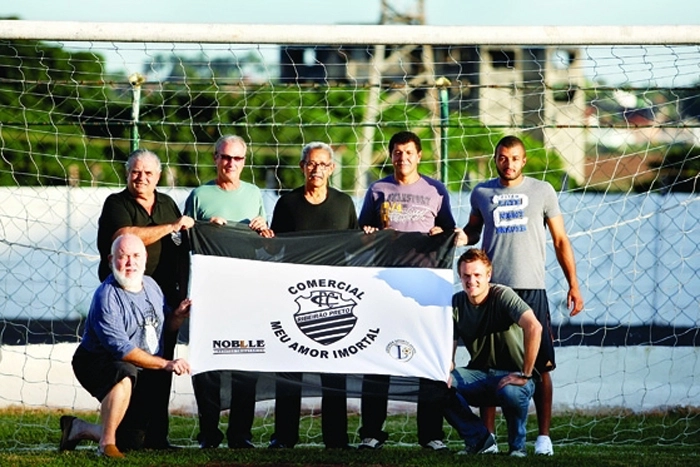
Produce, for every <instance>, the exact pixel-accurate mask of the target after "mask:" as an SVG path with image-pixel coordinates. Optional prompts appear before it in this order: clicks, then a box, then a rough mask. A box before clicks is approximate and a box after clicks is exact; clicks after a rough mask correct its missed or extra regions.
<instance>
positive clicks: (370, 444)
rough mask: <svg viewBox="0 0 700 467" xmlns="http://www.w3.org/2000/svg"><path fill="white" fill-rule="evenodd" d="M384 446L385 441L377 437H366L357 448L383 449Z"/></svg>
mask: <svg viewBox="0 0 700 467" xmlns="http://www.w3.org/2000/svg"><path fill="white" fill-rule="evenodd" d="M382 446H384V441H379V440H378V439H377V438H364V439H363V440H362V442H361V443H360V445H359V446H357V449H381V448H382Z"/></svg>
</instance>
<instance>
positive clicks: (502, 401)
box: [445, 248, 542, 457]
mask: <svg viewBox="0 0 700 467" xmlns="http://www.w3.org/2000/svg"><path fill="white" fill-rule="evenodd" d="M457 269H458V271H459V278H460V281H461V283H462V288H463V291H461V292H458V293H456V294H455V295H454V296H453V297H452V307H453V317H454V350H455V352H456V350H457V342H458V340H459V339H460V338H461V339H462V342H464V345H465V347H466V348H467V350H468V351H469V355H470V357H471V360H470V361H469V364H468V365H467V366H466V367H464V368H455V369H454V370H453V371H452V375H451V386H452V388H453V391H452V392H451V394H450V399H449V403H448V404H447V408H446V411H445V418H446V419H447V421H448V422H449V423H450V424H451V425H452V426H453V427H454V428H455V429H456V430H457V431H458V432H459V434H460V436H461V437H462V438H463V439H464V443H465V451H464V452H465V453H468V454H481V453H494V452H498V447H497V446H496V443H495V440H494V438H493V436H492V435H491V433H490V432H489V431H488V429H487V428H486V425H485V424H484V423H483V421H482V420H481V419H480V418H479V417H477V416H476V415H475V414H474V413H473V412H472V410H471V409H470V408H469V406H474V407H479V406H500V407H501V409H502V411H503V415H504V416H505V418H506V423H507V426H508V447H509V452H510V454H511V455H512V456H518V457H522V456H525V455H526V451H525V435H526V423H527V413H528V408H529V406H530V399H531V398H532V395H533V393H534V390H535V385H534V383H533V380H532V378H533V371H534V366H535V358H536V357H537V352H538V350H539V346H540V335H541V333H542V325H541V324H540V323H539V321H538V320H537V318H536V317H535V314H534V313H533V311H532V310H531V309H530V307H529V306H528V305H527V304H526V303H525V302H524V301H523V300H522V299H521V298H520V297H519V296H518V295H517V294H516V293H515V292H514V291H513V290H512V289H511V288H510V287H506V286H503V285H499V284H490V283H489V281H490V280H491V271H492V266H491V261H490V260H489V258H488V256H487V255H486V253H485V252H484V251H482V250H478V249H475V248H472V249H470V250H467V251H466V252H465V253H464V254H463V255H462V256H461V257H460V258H459V260H458V262H457ZM453 362H454V354H453ZM453 365H454V364H453Z"/></svg>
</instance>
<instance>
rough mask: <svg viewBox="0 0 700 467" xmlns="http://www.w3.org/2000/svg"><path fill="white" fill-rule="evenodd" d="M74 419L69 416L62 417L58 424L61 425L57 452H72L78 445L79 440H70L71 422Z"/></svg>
mask: <svg viewBox="0 0 700 467" xmlns="http://www.w3.org/2000/svg"><path fill="white" fill-rule="evenodd" d="M75 420H76V417H72V416H70V415H64V416H62V417H61V419H60V421H59V423H60V425H61V441H59V442H58V450H59V451H72V450H74V449H75V447H76V446H77V445H78V442H79V441H80V440H70V439H68V437H69V436H70V430H71V428H73V422H74V421H75Z"/></svg>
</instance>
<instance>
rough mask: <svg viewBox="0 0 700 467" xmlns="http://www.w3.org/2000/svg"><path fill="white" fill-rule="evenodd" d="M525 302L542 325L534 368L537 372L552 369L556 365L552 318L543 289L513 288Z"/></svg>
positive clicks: (545, 292)
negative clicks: (540, 339)
mask: <svg viewBox="0 0 700 467" xmlns="http://www.w3.org/2000/svg"><path fill="white" fill-rule="evenodd" d="M514 290H515V292H516V293H517V294H518V295H519V296H520V298H522V299H523V300H524V301H525V303H527V304H528V305H530V308H532V311H533V312H534V313H535V316H536V317H537V320H538V321H539V322H540V324H541V325H542V341H541V342H540V351H539V353H538V354H537V360H536V361H535V369H536V370H537V372H538V373H540V374H541V373H545V372H547V371H552V370H554V369H555V368H556V367H557V363H556V360H555V359H554V333H553V332H552V318H551V316H550V315H549V300H547V291H546V290H544V289H514Z"/></svg>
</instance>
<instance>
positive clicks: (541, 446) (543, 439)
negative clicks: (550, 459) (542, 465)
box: [535, 435, 554, 456]
mask: <svg viewBox="0 0 700 467" xmlns="http://www.w3.org/2000/svg"><path fill="white" fill-rule="evenodd" d="M535 455H537V456H553V455H554V447H553V446H552V440H551V439H550V438H549V436H543V435H540V436H538V437H537V441H535Z"/></svg>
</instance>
